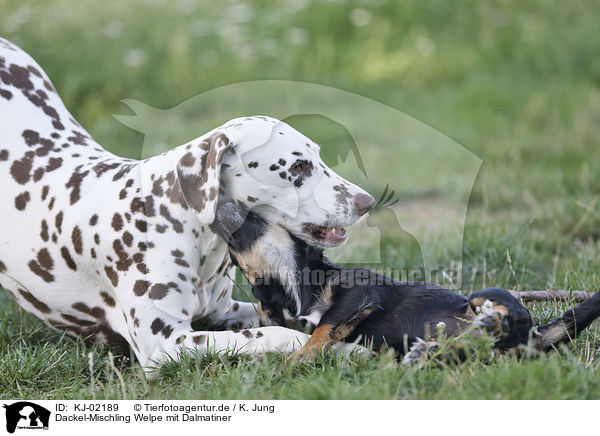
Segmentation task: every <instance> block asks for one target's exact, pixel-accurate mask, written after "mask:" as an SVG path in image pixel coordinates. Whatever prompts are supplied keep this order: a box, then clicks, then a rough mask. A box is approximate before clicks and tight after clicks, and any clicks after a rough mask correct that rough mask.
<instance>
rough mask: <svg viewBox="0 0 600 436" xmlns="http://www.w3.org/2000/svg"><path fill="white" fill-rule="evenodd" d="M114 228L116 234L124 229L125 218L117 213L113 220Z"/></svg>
mask: <svg viewBox="0 0 600 436" xmlns="http://www.w3.org/2000/svg"><path fill="white" fill-rule="evenodd" d="M111 225H112V228H113V229H115V231H116V232H120V231H121V229H122V228H123V217H121V215H120V214H118V213H115V214H114V215H113V219H112V223H111Z"/></svg>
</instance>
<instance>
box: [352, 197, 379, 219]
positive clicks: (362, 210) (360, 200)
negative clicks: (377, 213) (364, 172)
mask: <svg viewBox="0 0 600 436" xmlns="http://www.w3.org/2000/svg"><path fill="white" fill-rule="evenodd" d="M354 204H355V206H356V210H357V211H358V215H360V216H362V215H364V214H366V213H367V212H368V211H370V210H371V209H372V208H373V205H374V204H375V199H374V198H373V197H371V196H370V195H369V194H356V196H355V197H354Z"/></svg>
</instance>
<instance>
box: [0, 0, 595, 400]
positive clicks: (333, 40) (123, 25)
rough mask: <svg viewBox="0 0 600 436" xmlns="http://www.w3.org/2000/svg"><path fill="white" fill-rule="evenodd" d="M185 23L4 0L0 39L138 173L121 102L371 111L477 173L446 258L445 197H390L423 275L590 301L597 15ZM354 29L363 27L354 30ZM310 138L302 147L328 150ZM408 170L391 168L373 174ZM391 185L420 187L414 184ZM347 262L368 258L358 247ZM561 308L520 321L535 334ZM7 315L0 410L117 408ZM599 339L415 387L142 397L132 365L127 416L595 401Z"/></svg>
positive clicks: (312, 7) (475, 7)
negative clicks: (187, 402)
mask: <svg viewBox="0 0 600 436" xmlns="http://www.w3.org/2000/svg"><path fill="white" fill-rule="evenodd" d="M206 3H208V2H206ZM190 4H192V2H189V3H188V2H185V1H179V2H174V3H164V4H163V3H161V2H151V1H148V2H141V1H132V2H93V1H91V0H84V1H79V2H71V1H66V0H56V1H53V2H46V3H44V4H37V5H35V6H24V2H22V1H17V0H8V1H4V2H2V4H0V35H2V36H4V37H7V38H8V39H10V40H12V41H14V42H16V43H18V44H19V45H21V46H22V47H23V48H24V49H26V50H27V51H28V52H29V53H30V54H32V56H33V57H34V58H35V59H36V60H37V61H38V62H39V63H40V65H42V66H43V68H44V69H45V70H46V71H47V72H48V74H49V75H50V77H51V78H52V80H53V82H54V84H55V86H56V88H57V89H58V90H59V92H60V94H61V96H62V97H63V99H64V100H65V102H66V104H67V106H68V107H69V109H70V110H71V111H72V112H73V114H74V115H75V117H76V118H77V119H78V120H79V121H80V122H81V123H82V124H83V125H84V126H85V127H86V128H87V129H88V130H89V131H90V132H91V133H92V135H93V136H94V138H95V139H96V140H97V141H98V142H100V143H101V144H103V145H104V146H106V147H107V148H108V149H110V150H111V151H113V152H115V153H118V154H120V155H124V156H132V157H136V156H139V155H140V152H141V148H142V144H143V137H142V136H141V135H140V134H139V133H138V132H135V131H133V130H131V129H129V128H127V127H125V126H123V125H122V124H120V123H119V122H117V121H116V120H115V119H114V118H113V117H112V115H111V114H113V113H118V114H131V112H130V110H129V109H128V108H126V107H125V106H123V105H122V103H120V100H121V99H124V98H132V99H136V100H139V101H142V102H144V103H146V104H148V105H151V106H154V107H158V108H170V107H173V106H175V105H178V104H180V103H182V102H183V101H184V100H186V99H188V98H191V97H193V96H195V95H197V94H199V93H200V92H202V91H206V90H210V89H214V88H216V87H218V86H223V85H226V84H230V83H236V82H240V81H248V80H258V79H286V80H298V81H306V82H314V83H318V84H323V85H328V86H332V87H337V88H341V89H344V90H347V91H350V92H353V93H356V94H359V95H364V96H366V97H369V98H372V99H374V100H377V101H380V102H383V103H385V104H387V105H389V106H391V107H394V108H396V109H398V110H400V111H403V112H406V113H407V114H409V115H411V116H412V117H414V118H416V119H418V120H421V121H423V122H424V123H426V124H427V125H429V126H432V127H433V128H434V129H436V130H438V131H440V132H442V133H443V134H445V135H447V136H448V137H450V138H452V139H453V140H454V141H456V142H457V143H458V144H461V145H462V146H464V147H466V148H467V149H469V150H470V151H471V152H473V153H474V154H475V155H477V156H478V157H479V158H481V159H482V161H483V163H482V166H481V169H480V171H479V173H478V175H477V179H476V181H475V185H474V188H473V192H472V195H471V197H470V201H469V205H468V206H469V207H468V213H467V220H466V227H465V232H464V241H463V244H462V247H461V248H460V249H458V251H457V249H456V248H455V245H453V243H451V241H454V240H456V238H457V235H456V234H455V233H456V232H455V231H453V229H454V228H455V227H454V223H455V221H456V213H455V210H454V208H453V204H452V198H453V197H452V195H453V190H454V189H455V187H457V186H461V185H460V184H459V183H458V182H457V181H456V180H452V179H447V180H442V182H443V183H442V184H440V186H442V187H439V186H438V185H436V186H432V187H428V188H427V189H426V190H423V189H420V188H422V187H423V186H424V183H425V180H423V183H418V182H417V183H415V184H414V188H410V189H407V190H406V191H404V192H401V193H399V194H400V197H401V200H402V201H401V205H409V206H410V205H414V206H415V207H413V208H412V209H411V208H406V209H402V208H400V209H399V213H400V214H404V217H405V219H406V220H407V221H409V222H418V223H420V224H422V226H421V227H422V228H420V230H418V231H416V233H418V234H415V236H417V237H418V238H420V239H419V240H420V241H423V240H426V241H427V243H428V247H430V248H429V250H431V251H432V253H433V254H432V256H433V258H434V259H436V260H437V261H440V262H443V264H450V263H451V262H453V261H454V262H456V263H457V264H460V265H462V271H463V286H462V288H463V291H464V292H470V291H472V290H476V289H479V288H481V287H483V286H491V285H494V286H502V287H506V288H511V289H522V290H528V289H546V288H549V287H555V288H558V289H577V290H587V291H593V290H596V289H599V288H600V277H599V275H598V259H599V258H600V242H599V236H600V206H599V205H598V204H597V203H596V199H597V198H598V195H599V194H600V173H598V171H597V168H599V167H600V153H599V152H598V150H599V145H600V91H599V87H598V85H599V84H600V61H599V57H598V46H599V43H600V36H599V34H598V32H597V24H596V23H597V22H598V21H599V20H600V16H599V15H600V11H599V10H598V8H597V7H595V5H594V3H593V2H592V1H581V0H576V1H571V2H560V1H551V2H546V1H541V0H540V1H534V2H520V1H517V0H504V1H498V2H485V1H466V2H438V1H424V2H393V1H387V2H386V1H383V0H378V1H366V0H365V1H360V2H359V1H356V2H344V3H343V4H342V2H339V3H338V2H325V1H313V2H310V1H307V2H295V3H294V4H302V5H304V6H303V7H301V8H298V10H293V8H292V7H291V6H290V5H289V4H287V3H286V4H285V5H284V4H283V3H281V4H279V3H275V4H273V3H271V2H265V1H255V2H251V3H249V4H250V7H249V8H244V7H240V6H237V7H235V5H234V4H233V3H227V5H231V6H232V8H230V7H229V6H226V7H223V5H222V3H221V2H220V3H219V4H218V5H214V6H210V5H208V4H207V5H202V6H197V7H196V8H195V9H193V8H190V7H189V5H190ZM356 8H360V9H363V10H368V12H367V13H366V14H365V13H364V11H363V12H356V11H355V12H352V11H353V10H354V9H356ZM232 17H237V18H232ZM350 17H353V18H352V19H351V18H350ZM361 19H362V20H363V22H364V21H368V22H367V23H366V25H364V26H356V25H354V24H353V23H352V21H353V20H354V23H356V22H357V21H358V22H360V21H361ZM291 29H293V30H291ZM136 62H137V63H136ZM312 126H313V127H312V129H314V130H313V131H311V125H310V123H309V125H306V129H307V130H308V131H307V133H308V134H309V136H319V135H322V137H323V138H327V137H328V136H327V135H329V134H331V132H328V131H327V128H326V127H323V126H320V125H319V123H318V122H317V123H316V124H313V125H312ZM199 133H203V132H199ZM333 134H334V135H335V132H334V133H333ZM399 135H400V136H401V135H402V132H399ZM172 145H176V144H172ZM361 152H364V153H366V154H367V155H368V154H369V153H376V152H377V150H375V149H372V150H361ZM401 163H402V156H393V155H390V156H387V159H384V160H383V161H382V165H384V167H383V169H382V171H383V172H387V173H392V174H393V171H394V169H395V168H396V167H397V166H398V165H401ZM402 177H403V180H404V179H410V178H413V179H415V180H417V181H419V179H420V178H424V175H423V173H422V172H421V170H420V169H417V168H412V169H411V168H410V167H408V168H402ZM380 188H381V187H379V186H378V187H377V188H376V189H379V191H378V192H380V190H381V189H380ZM413 209H414V210H413ZM421 210H426V211H438V212H439V215H437V214H436V215H435V216H439V218H438V219H437V220H434V219H431V216H430V215H431V214H430V213H429V212H426V213H419V211H421ZM458 237H460V235H458ZM355 239H357V240H358V239H359V238H355ZM382 243H383V250H382V251H383V252H384V253H385V262H386V264H390V265H394V266H397V267H407V266H410V265H412V264H416V263H418V262H419V259H418V256H419V252H418V250H413V249H412V248H410V247H409V248H407V246H406V241H405V240H404V239H403V236H402V235H400V234H399V233H397V232H395V231H394V228H393V227H390V230H389V231H388V232H386V233H385V235H384V237H383V239H382ZM346 250H350V248H346ZM360 250H361V253H364V254H365V256H368V255H369V254H372V253H374V252H375V251H376V250H379V247H378V246H377V244H373V243H369V242H368V241H367V242H365V243H364V245H363V246H361V248H360ZM331 254H332V256H343V255H344V248H341V249H340V250H338V253H333V252H332V253H331ZM509 259H510V260H509ZM568 306H569V304H568V303H566V304H562V305H559V306H556V305H554V304H553V303H546V304H542V305H533V306H531V309H532V312H533V314H534V316H535V317H536V319H537V320H539V321H541V322H544V321H547V320H548V319H550V318H552V317H553V316H556V315H557V314H559V313H560V312H561V311H563V310H564V309H565V308H566V307H568ZM0 311H1V312H2V313H1V314H0V398H2V399H5V398H33V399H35V398H49V399H51V398H120V397H121V395H122V391H121V387H120V384H119V383H118V380H117V378H116V376H115V375H114V372H113V371H112V370H111V369H110V368H109V367H108V365H107V362H108V354H107V350H106V349H104V348H102V347H99V346H98V347H95V348H93V349H92V350H91V351H92V353H93V361H94V365H93V369H92V371H90V365H89V360H88V353H89V352H90V350H89V349H86V348H85V347H84V346H83V345H82V344H81V343H79V342H73V341H71V340H69V339H67V338H65V337H62V336H61V335H60V334H57V333H55V332H52V331H50V330H49V329H48V328H47V327H46V326H45V325H44V324H42V323H41V322H40V321H38V320H37V319H35V318H33V317H32V316H31V315H29V314H26V313H22V312H21V311H20V310H19V308H18V307H17V306H16V304H14V303H13V302H12V301H11V300H10V299H9V298H8V295H7V294H6V293H5V292H2V293H0ZM599 335H600V328H599V327H598V325H597V324H595V325H594V326H593V327H592V328H591V329H590V331H589V333H588V334H586V335H584V336H583V337H581V338H580V339H579V340H578V341H577V342H576V343H575V344H570V345H569V346H568V347H566V348H565V349H561V350H558V351H556V352H552V353H549V354H547V355H545V356H541V357H537V358H535V359H517V358H515V357H511V356H501V357H496V358H494V359H492V360H490V359H489V356H487V355H485V353H483V354H482V355H475V356H473V357H472V358H471V359H469V361H467V362H466V363H464V364H462V365H458V366H440V365H428V366H426V367H425V368H422V369H420V370H417V369H413V368H411V369H405V368H402V367H401V366H399V365H398V364H397V363H396V362H394V361H393V360H392V359H391V358H390V357H389V356H382V357H378V358H371V359H362V358H357V359H355V360H352V361H348V360H345V359H339V358H334V357H326V358H324V359H322V360H321V361H320V362H317V363H316V364H314V365H300V366H291V365H289V364H287V363H286V362H285V361H283V360H282V358H281V357H279V356H268V357H267V358H266V359H265V360H263V361H262V362H254V361H252V360H251V359H247V358H242V357H235V356H221V357H219V356H205V357H201V358H199V359H193V358H191V357H186V358H184V359H183V361H182V362H180V363H173V364H170V365H167V366H166V367H164V368H163V369H162V371H161V377H159V379H158V380H156V381H154V382H146V381H145V379H144V378H143V376H142V375H141V371H140V369H139V367H138V366H137V365H136V364H133V365H132V366H124V367H123V368H122V370H123V373H124V378H125V387H126V395H127V397H128V398H173V399H179V398H280V399H296V398H298V399H309V398H310V399H313V398H323V399H325V398H327V399H342V398H343V399H350V398H369V399H372V398H373V399H374V398H402V399H436V398H440V399H441V398H444V399H483V398H533V399H543V398H561V399H566V398H569V399H570V398H578V399H584V398H585V399H587V398H594V399H597V398H600V383H599V381H600V380H599V377H600V375H599V374H600V373H599V372H598V371H597V369H598V367H599V363H600V359H599V358H598V350H599V347H600V338H599ZM549 381H551V382H549Z"/></svg>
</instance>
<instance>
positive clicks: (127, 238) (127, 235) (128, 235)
mask: <svg viewBox="0 0 600 436" xmlns="http://www.w3.org/2000/svg"><path fill="white" fill-rule="evenodd" d="M123 243H124V244H125V245H127V246H128V247H131V244H133V236H132V234H131V233H129V232H125V233H123Z"/></svg>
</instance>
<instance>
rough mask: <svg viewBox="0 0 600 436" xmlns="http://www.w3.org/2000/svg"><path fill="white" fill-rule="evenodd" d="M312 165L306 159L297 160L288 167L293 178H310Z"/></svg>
mask: <svg viewBox="0 0 600 436" xmlns="http://www.w3.org/2000/svg"><path fill="white" fill-rule="evenodd" d="M313 168H314V165H313V163H312V162H311V161H309V160H306V159H298V160H297V161H296V162H294V163H293V164H292V165H291V166H290V173H292V174H293V175H294V176H301V175H302V176H310V175H311V174H312V170H313Z"/></svg>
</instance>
